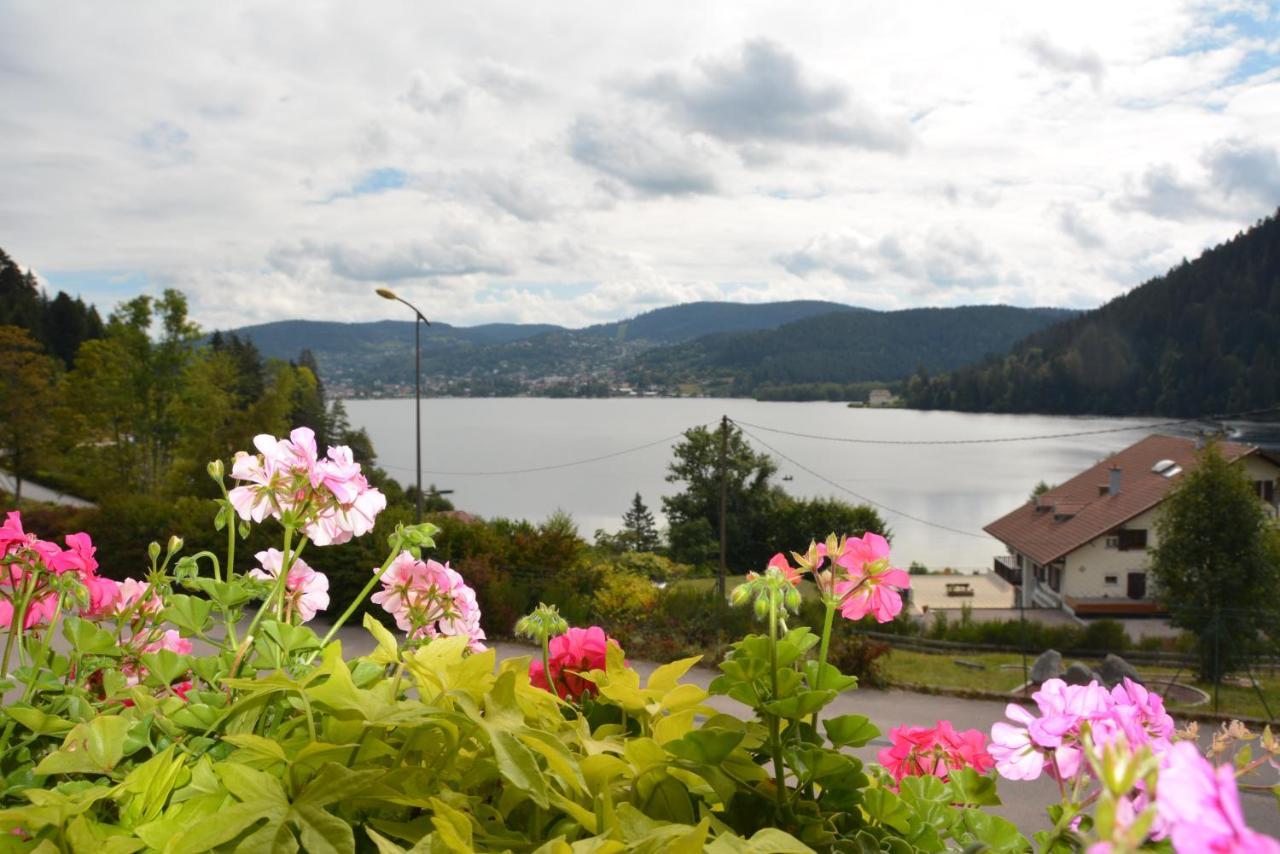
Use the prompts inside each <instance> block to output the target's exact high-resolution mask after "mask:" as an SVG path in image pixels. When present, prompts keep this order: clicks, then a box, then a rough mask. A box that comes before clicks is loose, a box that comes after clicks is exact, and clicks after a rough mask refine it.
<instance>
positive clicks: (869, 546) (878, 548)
mask: <svg viewBox="0 0 1280 854" xmlns="http://www.w3.org/2000/svg"><path fill="white" fill-rule="evenodd" d="M793 557H794V558H795V560H796V563H797V564H799V569H791V567H790V566H788V564H787V562H786V560H785V558H783V557H782V555H775V556H774V558H773V560H772V561H770V562H769V565H770V566H771V567H773V566H778V568H779V569H780V570H781V571H782V572H783V573H784V574H785V575H786V576H787V578H788V580H792V583H793V584H794V583H796V582H797V581H798V580H799V578H800V576H801V575H802V574H803V573H804V572H806V571H807V572H812V573H813V578H814V581H815V582H816V583H817V585H818V589H819V590H820V591H822V594H823V596H824V597H826V598H827V599H828V600H829V601H834V602H837V603H839V606H840V614H841V615H842V616H843V617H845V618H846V619H849V620H861V619H862V618H863V617H865V616H867V615H868V614H871V615H873V616H874V617H875V618H876V622H880V623H887V622H889V621H890V620H892V619H893V618H894V617H896V616H897V615H898V613H899V612H900V611H902V594H901V593H900V592H899V591H901V590H906V589H907V588H909V587H910V586H911V576H910V575H908V574H907V572H906V571H905V570H902V569H898V568H896V567H894V566H891V565H890V564H889V541H888V540H886V539H885V538H884V537H882V536H880V535H879V534H876V533H872V532H870V531H868V532H867V533H865V534H863V535H862V536H861V537H840V538H837V537H835V536H831V537H828V538H827V541H826V542H825V543H810V544H809V550H808V552H806V553H805V554H793ZM780 560H781V564H780V565H779V563H778V562H779V561H780ZM824 567H825V568H824ZM793 579H794V580H793Z"/></svg>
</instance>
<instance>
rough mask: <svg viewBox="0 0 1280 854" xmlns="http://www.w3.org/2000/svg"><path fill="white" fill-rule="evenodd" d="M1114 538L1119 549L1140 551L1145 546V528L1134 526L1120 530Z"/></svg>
mask: <svg viewBox="0 0 1280 854" xmlns="http://www.w3.org/2000/svg"><path fill="white" fill-rule="evenodd" d="M1116 539H1117V545H1118V546H1119V548H1120V551H1122V552H1131V551H1140V550H1142V549H1145V548H1146V547H1147V529H1146V528H1136V529H1133V530H1128V529H1126V530H1122V531H1120V534H1119V536H1118V537H1117V538H1116Z"/></svg>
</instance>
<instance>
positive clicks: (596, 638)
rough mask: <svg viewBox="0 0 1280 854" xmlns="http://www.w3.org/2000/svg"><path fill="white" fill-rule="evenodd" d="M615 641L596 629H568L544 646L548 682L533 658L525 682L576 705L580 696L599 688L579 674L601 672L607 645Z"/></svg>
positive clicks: (593, 693)
mask: <svg viewBox="0 0 1280 854" xmlns="http://www.w3.org/2000/svg"><path fill="white" fill-rule="evenodd" d="M617 643H618V642H617V641H615V640H614V639H613V638H611V637H609V636H608V635H607V634H605V632H604V629H602V628H600V627H599V626H591V627H590V628H587V629H579V628H571V629H569V631H567V632H565V633H564V634H562V635H557V636H556V637H553V638H552V639H551V641H550V642H549V643H548V644H547V651H548V656H547V663H548V665H549V667H550V669H551V676H550V680H549V681H548V678H547V673H546V671H545V670H544V669H543V667H542V661H541V660H540V659H537V658H535V659H534V660H533V661H532V662H530V664H529V681H530V682H531V683H532V684H533V685H535V686H536V687H538V688H541V689H543V690H544V691H550V690H552V687H551V686H552V685H554V686H555V692H556V694H557V695H558V696H559V697H560V699H562V700H573V701H574V702H580V701H581V700H582V698H583V697H594V696H596V694H597V692H598V691H599V689H598V688H597V687H596V684H595V683H594V682H591V681H590V680H587V679H583V678H582V676H581V674H583V673H586V672H587V671H590V670H604V669H605V664H606V658H605V656H606V654H607V652H608V649H609V644H614V645H617Z"/></svg>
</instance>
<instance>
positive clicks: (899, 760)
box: [878, 721, 994, 783]
mask: <svg viewBox="0 0 1280 854" xmlns="http://www.w3.org/2000/svg"><path fill="white" fill-rule="evenodd" d="M889 738H890V739H891V740H892V741H893V744H892V745H891V746H890V747H886V748H884V749H883V750H881V751H880V753H879V754H878V758H879V760H880V764H881V765H883V766H884V767H885V770H886V771H888V772H889V773H890V774H891V775H893V779H894V780H895V781H897V782H899V783H900V782H902V778H904V777H930V776H932V777H938V778H939V779H941V780H944V781H945V780H946V779H947V775H948V774H950V773H951V772H952V771H955V770H957V769H959V768H972V769H974V770H975V771H977V772H978V773H979V774H985V773H986V772H987V771H989V770H991V767H992V766H993V765H994V760H993V759H992V758H991V755H990V754H989V753H988V752H987V747H986V742H987V739H986V736H984V735H983V734H982V733H981V732H979V731H978V730H976V729H970V730H965V731H964V732H957V731H956V729H955V727H953V726H952V725H951V721H938V724H937V726H933V727H907V726H900V727H895V728H893V729H891V730H890V731H889Z"/></svg>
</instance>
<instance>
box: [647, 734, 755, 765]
mask: <svg viewBox="0 0 1280 854" xmlns="http://www.w3.org/2000/svg"><path fill="white" fill-rule="evenodd" d="M744 736H745V733H741V732H725V731H723V730H707V729H700V730H694V731H693V732H690V733H686V734H685V735H684V736H683V737H681V738H678V739H676V740H675V741H669V742H667V743H666V744H664V745H663V747H665V748H666V749H667V750H668V751H670V753H671V754H672V755H674V756H676V757H678V758H680V759H687V760H688V761H690V762H701V763H705V764H707V765H719V764H720V763H721V762H723V761H724V760H725V759H726V758H728V756H729V754H730V753H732V752H733V749H734V748H735V747H737V746H738V745H739V744H741V743H742V739H743V738H744Z"/></svg>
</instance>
